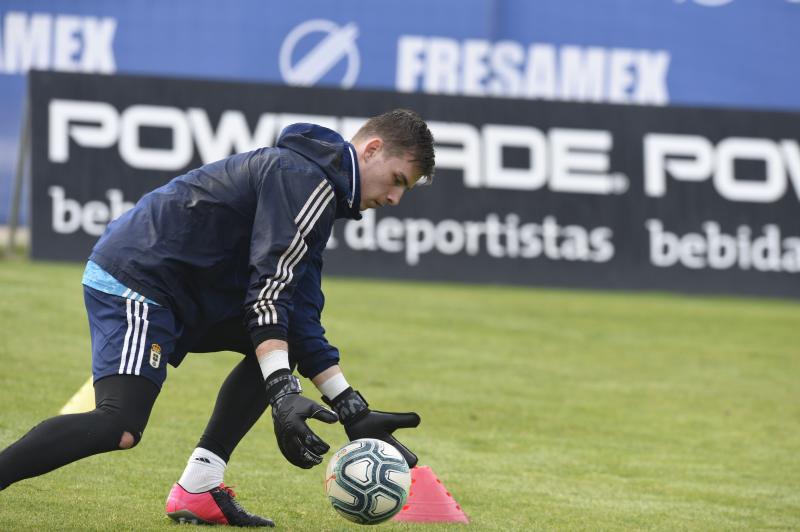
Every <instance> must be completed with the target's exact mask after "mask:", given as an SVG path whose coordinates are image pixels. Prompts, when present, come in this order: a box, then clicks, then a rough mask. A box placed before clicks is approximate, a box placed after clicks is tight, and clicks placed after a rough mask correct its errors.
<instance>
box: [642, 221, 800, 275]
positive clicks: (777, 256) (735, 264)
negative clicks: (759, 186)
mask: <svg viewBox="0 0 800 532" xmlns="http://www.w3.org/2000/svg"><path fill="white" fill-rule="evenodd" d="M645 226H646V227H647V231H648V233H649V235H650V263H651V264H653V265H654V266H657V267H659V268H669V267H672V266H675V265H678V264H680V265H681V266H684V267H686V268H690V269H693V270H700V269H706V268H710V269H712V270H728V269H731V268H738V269H740V270H751V269H752V270H757V271H760V272H785V273H798V272H800V237H798V236H789V237H782V235H781V228H780V227H779V226H778V225H775V224H767V225H765V226H763V228H762V230H761V234H759V235H757V236H755V237H754V231H753V230H752V229H751V228H750V227H749V226H747V225H740V226H739V227H738V228H737V229H736V234H735V235H731V234H726V233H723V232H722V230H721V228H720V225H719V223H717V222H714V221H707V222H705V223H704V224H703V232H702V233H700V232H697V233H687V234H685V235H678V234H676V233H673V232H670V231H667V230H666V229H665V228H664V223H663V222H662V221H661V220H656V219H651V220H647V222H645Z"/></svg>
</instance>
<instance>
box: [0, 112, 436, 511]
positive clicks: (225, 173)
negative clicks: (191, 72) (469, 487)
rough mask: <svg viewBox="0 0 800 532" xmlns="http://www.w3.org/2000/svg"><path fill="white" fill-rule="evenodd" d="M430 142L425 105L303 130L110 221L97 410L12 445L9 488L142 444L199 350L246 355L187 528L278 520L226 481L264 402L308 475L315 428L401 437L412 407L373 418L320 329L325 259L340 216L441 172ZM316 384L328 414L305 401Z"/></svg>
mask: <svg viewBox="0 0 800 532" xmlns="http://www.w3.org/2000/svg"><path fill="white" fill-rule="evenodd" d="M433 166H434V151H433V137H432V136H431V133H430V131H429V129H428V127H427V125H426V123H425V122H424V121H423V120H422V119H421V118H420V117H419V115H417V114H416V113H414V112H413V111H408V110H402V109H399V110H395V111H391V112H387V113H384V114H382V115H379V116H376V117H374V118H371V119H370V120H369V121H367V122H366V124H365V125H364V126H363V127H362V128H361V129H360V130H359V131H358V132H357V133H356V135H355V136H354V137H353V139H352V141H351V142H346V141H344V139H342V137H341V136H340V135H339V134H338V133H335V132H333V131H331V130H329V129H326V128H323V127H321V126H317V125H313V124H294V125H291V126H289V127H287V128H286V129H284V130H283V132H282V133H281V135H280V136H279V138H278V141H277V146H276V147H274V148H262V149H258V150H255V151H252V152H248V153H242V154H237V155H233V156H231V157H228V158H226V159H223V160H221V161H217V162H214V163H211V164H207V165H205V166H203V167H201V168H198V169H195V170H192V171H190V172H188V173H187V174H185V175H182V176H180V177H177V178H175V179H173V180H172V181H170V182H169V183H167V184H166V185H164V186H163V187H161V188H159V189H156V190H154V191H153V192H151V193H149V194H147V195H145V196H144V197H143V198H142V199H141V200H140V201H139V202H138V203H137V205H136V206H135V207H134V208H133V209H132V210H130V211H128V212H127V213H125V214H124V215H123V216H121V217H120V218H119V219H118V220H116V221H114V222H112V223H111V224H109V227H108V228H107V229H106V232H105V233H104V234H103V236H102V237H101V238H100V239H99V240H98V242H97V244H96V245H95V247H94V249H93V251H92V254H91V255H90V257H89V262H88V263H87V267H86V270H85V272H84V277H83V284H84V299H85V303H86V309H87V313H88V317H89V327H90V333H91V340H92V374H93V377H94V390H95V403H96V408H95V409H94V410H93V411H91V412H87V413H82V414H71V415H64V416H57V417H54V418H50V419H48V420H45V421H43V422H42V423H40V424H39V425H37V426H35V427H34V428H33V429H31V430H30V431H29V432H28V433H27V434H25V435H24V436H23V437H22V438H21V439H20V440H18V441H17V442H16V443H14V444H12V445H11V446H9V447H8V448H6V449H5V450H4V451H2V453H0V490H2V489H4V488H6V487H8V486H9V485H10V484H13V483H14V482H17V481H19V480H22V479H25V478H30V477H34V476H37V475H41V474H44V473H47V472H48V471H52V470H53V469H56V468H58V467H61V466H63V465H65V464H68V463H71V462H74V461H76V460H79V459H81V458H85V457H87V456H91V455H94V454H97V453H102V452H107V451H112V450H118V449H130V448H132V447H134V446H136V445H137V444H138V443H139V441H140V440H141V438H142V434H143V432H144V428H145V425H146V424H147V420H148V418H149V416H150V412H151V410H152V407H153V404H154V402H155V400H156V397H157V396H158V394H159V391H160V390H161V386H162V384H163V383H164V381H165V379H166V374H167V369H166V367H167V364H170V365H172V366H176V367H177V366H178V365H179V364H180V363H181V361H182V360H183V358H184V357H185V355H186V354H187V353H189V352H194V353H198V352H216V351H235V352H239V353H242V354H243V355H244V357H243V358H242V360H241V361H240V362H239V363H238V364H237V365H236V366H235V367H234V368H233V370H232V371H231V373H230V374H229V375H228V377H227V378H226V380H225V381H224V383H223V384H222V387H221V389H220V391H219V394H218V397H217V401H216V404H215V406H214V410H213V412H212V414H211V418H210V420H209V422H208V424H207V426H206V428H205V431H204V432H203V435H202V437H201V438H200V440H199V442H198V444H197V447H196V448H195V450H194V452H192V453H191V456H190V458H189V460H188V463H187V466H186V469H185V470H184V472H183V475H182V476H181V477H180V479H179V480H178V482H177V483H175V484H174V485H173V487H172V490H171V492H170V493H169V496H168V498H167V505H166V511H167V515H169V516H170V517H172V518H173V519H175V520H178V521H188V522H195V523H216V524H229V525H238V526H274V523H273V522H272V521H271V520H269V519H266V518H263V517H260V516H258V515H254V514H251V513H249V512H247V511H245V510H244V509H243V508H242V507H241V505H239V503H238V502H237V501H236V500H235V499H234V498H233V497H234V494H233V492H232V491H231V490H230V488H228V487H226V486H225V484H224V483H223V475H224V472H225V468H226V466H227V463H228V461H229V460H230V458H231V454H232V453H233V451H234V449H235V448H236V446H237V444H238V443H239V441H240V440H241V439H242V438H243V437H244V435H245V434H246V433H247V432H248V431H249V430H250V428H251V427H252V426H253V424H254V423H255V422H256V421H257V420H258V418H259V417H260V416H261V414H262V413H263V412H264V411H265V410H266V408H267V407H268V406H271V407H272V419H273V424H274V429H275V436H276V438H277V442H278V447H279V448H280V450H281V452H282V453H283V455H284V457H285V458H286V459H287V460H288V461H289V462H291V463H292V464H294V465H295V466H298V467H301V468H311V467H313V466H314V465H317V464H319V463H320V462H321V461H322V456H323V455H324V454H325V453H326V452H327V451H328V449H329V446H328V444H326V443H325V442H324V441H322V440H321V439H320V438H319V437H318V436H317V435H316V434H314V432H313V431H312V430H311V429H310V428H309V426H308V425H307V423H306V422H307V420H309V419H316V420H319V421H323V422H325V423H334V422H336V421H337V420H339V421H340V422H341V423H342V424H343V425H344V428H345V431H346V433H347V435H348V437H349V438H350V439H356V438H363V437H371V438H378V439H381V440H384V441H387V442H389V443H391V444H392V445H394V446H396V447H397V448H398V449H399V450H400V452H401V453H402V454H403V455H404V456H405V458H406V460H407V461H408V463H409V465H410V466H412V467H413V466H414V465H415V464H416V462H417V457H416V456H415V455H414V453H412V452H411V451H410V450H409V449H408V448H406V447H405V446H404V445H402V444H401V443H400V442H398V441H397V440H396V439H394V437H393V436H392V432H393V431H394V430H396V429H398V428H406V427H415V426H417V425H418V424H419V416H417V414H415V413H407V414H393V413H386V412H378V411H373V410H371V409H370V408H369V405H368V404H367V402H366V401H365V400H364V399H363V397H362V396H361V395H360V394H359V393H358V392H357V391H354V390H353V388H352V387H351V386H350V385H349V383H348V382H347V380H346V379H345V376H344V374H343V373H342V371H341V369H340V367H339V352H338V350H337V349H336V348H335V347H333V346H332V345H330V344H329V343H328V341H327V340H326V338H325V335H324V333H325V331H324V329H323V328H322V325H321V323H320V315H321V312H322V308H323V304H324V298H323V294H322V290H321V271H322V254H323V250H324V248H325V245H326V243H327V241H328V239H329V237H330V235H331V230H332V227H333V222H334V220H335V219H339V218H345V219H359V218H360V217H361V215H360V211H363V210H365V209H370V208H377V207H382V206H385V205H396V204H398V203H399V202H400V199H401V198H402V197H403V194H404V193H405V192H407V191H408V190H410V189H411V188H412V187H414V186H415V185H417V184H422V183H429V182H430V179H431V176H432V174H433ZM295 368H296V369H297V370H298V372H299V373H300V374H301V375H303V376H305V377H307V378H310V379H311V381H312V382H313V383H314V385H315V386H316V387H317V388H318V389H319V391H320V392H321V393H322V395H323V398H324V400H325V402H326V403H327V404H328V405H330V407H331V408H332V409H333V410H329V409H327V408H325V407H323V406H321V405H319V404H317V403H316V402H314V401H312V400H311V399H308V398H306V397H305V396H304V395H302V394H301V392H302V390H301V387H300V383H299V381H298V379H297V377H295V376H294V375H293V370H294V369H295Z"/></svg>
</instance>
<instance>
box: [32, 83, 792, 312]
mask: <svg viewBox="0 0 800 532" xmlns="http://www.w3.org/2000/svg"><path fill="white" fill-rule="evenodd" d="M31 102H32V109H33V138H34V147H33V161H32V168H33V185H32V206H33V210H32V212H33V217H32V218H33V219H32V231H33V234H32V238H33V242H32V246H33V247H32V253H33V256H34V257H35V258H42V259H58V260H85V258H86V257H87V256H88V252H89V250H90V248H91V246H92V244H93V242H94V241H95V240H96V238H97V236H99V235H100V234H101V233H102V231H103V229H104V228H105V225H106V224H107V223H108V221H109V220H111V219H113V218H114V217H116V216H118V215H119V214H120V213H122V212H124V210H125V209H127V208H130V206H131V205H132V204H133V203H134V202H135V201H136V200H137V199H138V198H139V197H141V195H142V194H144V193H146V192H147V191H149V190H151V189H153V188H155V187H157V186H159V185H161V184H163V183H164V182H166V181H167V180H168V179H169V178H171V177H173V176H176V175H179V174H181V173H183V172H184V171H185V170H188V169H190V168H193V167H195V166H199V165H200V164H203V163H206V162H211V161H214V160H218V159H220V158H222V157H225V156H227V155H229V154H231V153H234V152H241V151H246V150H249V149H254V148H256V147H260V146H264V145H272V144H273V143H274V140H275V138H276V137H277V135H278V133H279V132H280V130H281V129H282V128H283V127H284V126H285V125H287V124H289V123H293V122H298V121H308V122H315V123H319V124H322V125H325V126H328V127H331V128H333V129H336V130H338V131H340V132H341V133H343V135H344V136H345V137H346V138H348V137H349V136H350V135H352V133H354V132H355V131H356V130H357V129H358V127H359V126H360V125H361V124H362V123H363V121H364V119H365V118H366V117H369V116H372V115H375V114H378V113H381V112H383V111H386V110H388V109H391V108H395V107H408V108H412V109H415V110H416V111H418V112H419V113H420V114H422V115H423V117H425V118H426V120H428V121H429V124H430V126H431V129H432V131H433V134H434V137H435V138H436V141H437V152H436V161H437V172H436V177H435V180H434V184H433V186H431V187H425V188H420V189H415V190H413V191H412V192H410V193H409V194H408V195H407V196H406V197H405V198H404V200H403V203H402V204H401V205H400V206H398V207H395V208H385V209H382V210H379V211H377V212H375V211H367V212H366V213H365V216H364V219H363V220H361V221H359V222H352V221H351V222H347V223H341V224H339V225H337V226H336V228H335V231H334V235H333V238H332V239H331V241H330V242H329V251H328V256H327V258H326V271H327V272H329V273H334V274H344V275H355V276H368V277H391V278H405V279H409V278H410V279H435V280H452V281H474V282H491V283H512V284H530V285H552V286H572V287H595V288H626V289H647V290H676V291H685V292H697V293H739V294H762V295H772V296H781V297H798V296H800V282H798V275H799V274H800V216H798V213H799V212H800V211H799V210H798V206H799V205H800V143H799V142H798V139H800V116H798V114H793V113H778V112H766V111H758V112H756V111H736V110H722V109H700V108H678V107H647V106H633V105H613V104H587V103H566V102H542V101H531V100H524V99H510V98H477V97H465V96H443V95H426V94H417V93H393V92H385V91H363V90H341V89H324V88H290V87H285V86H270V85H262V84H244V83H238V84H233V83H225V82H216V81H196V80H185V79H183V80H175V79H158V78H147V77H126V76H113V77H112V76H100V75H81V74H55V73H41V72H37V73H33V74H32V76H31Z"/></svg>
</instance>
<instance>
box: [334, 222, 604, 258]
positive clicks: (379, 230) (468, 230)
mask: <svg viewBox="0 0 800 532" xmlns="http://www.w3.org/2000/svg"><path fill="white" fill-rule="evenodd" d="M612 236H613V232H612V230H611V228H609V227H594V228H586V227H583V226H579V225H561V224H559V223H558V221H557V220H556V218H555V217H553V216H546V217H545V218H544V219H543V220H542V222H541V223H521V221H520V218H519V216H518V215H516V214H513V213H511V214H507V215H506V216H505V218H504V219H503V220H502V221H501V217H500V215H498V214H495V213H489V214H487V215H486V218H485V220H483V221H461V220H452V219H447V220H441V221H438V222H434V221H432V220H428V219H425V218H406V219H399V218H394V217H385V218H381V219H380V220H377V219H376V214H375V211H372V210H369V211H365V212H364V213H363V217H362V219H361V220H359V221H353V220H351V221H348V222H347V223H346V224H345V226H344V235H343V239H342V240H343V241H344V243H345V245H346V246H347V247H349V248H350V249H353V250H356V251H384V252H387V253H404V257H405V262H406V264H408V265H409V266H416V265H417V264H419V262H420V260H421V258H422V256H423V255H425V254H428V253H432V252H438V253H441V254H443V255H457V254H460V253H465V254H466V255H469V256H475V255H478V254H480V253H482V252H483V251H484V249H485V252H486V253H487V254H488V255H489V256H490V257H493V258H522V259H536V258H539V257H544V258H546V259H549V260H563V261H570V262H574V261H581V262H595V263H601V262H608V261H609V260H611V259H612V258H613V257H614V244H613V241H612ZM339 245H340V244H339V241H338V240H336V239H334V240H332V241H331V242H330V243H329V246H331V247H336V246H339Z"/></svg>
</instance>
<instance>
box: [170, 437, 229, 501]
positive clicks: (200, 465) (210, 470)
mask: <svg viewBox="0 0 800 532" xmlns="http://www.w3.org/2000/svg"><path fill="white" fill-rule="evenodd" d="M227 465H228V464H226V463H225V460H223V459H222V458H220V457H219V456H217V455H216V454H214V453H212V452H211V451H209V450H207V449H203V448H202V447H197V448H196V449H195V450H194V452H193V453H192V456H190V457H189V461H188V462H187V463H186V469H184V470H183V475H181V479H180V480H179V481H178V484H180V485H181V486H182V487H183V489H185V490H186V491H188V492H189V493H201V492H203V491H208V490H211V489H214V488H216V487H217V486H219V485H220V483H221V482H222V478H223V476H224V475H225V467H226V466H227Z"/></svg>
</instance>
